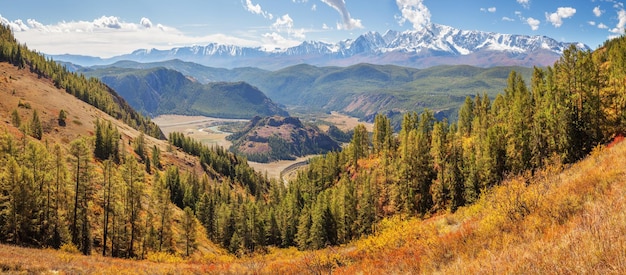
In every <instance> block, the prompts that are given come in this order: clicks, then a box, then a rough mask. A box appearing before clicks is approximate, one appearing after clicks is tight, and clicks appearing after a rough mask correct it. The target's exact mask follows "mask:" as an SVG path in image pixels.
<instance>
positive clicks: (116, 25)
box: [93, 16, 122, 29]
mask: <svg viewBox="0 0 626 275" xmlns="http://www.w3.org/2000/svg"><path fill="white" fill-rule="evenodd" d="M93 24H94V26H95V27H96V28H108V29H121V28H122V22H121V21H120V19H119V18H117V17H115V16H102V17H100V18H98V19H96V20H94V21H93Z"/></svg>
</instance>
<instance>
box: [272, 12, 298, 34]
mask: <svg viewBox="0 0 626 275" xmlns="http://www.w3.org/2000/svg"><path fill="white" fill-rule="evenodd" d="M272 27H273V28H275V29H277V30H286V31H288V30H290V29H291V28H293V19H291V16H289V14H285V15H283V16H281V17H278V18H277V19H276V22H274V24H272Z"/></svg>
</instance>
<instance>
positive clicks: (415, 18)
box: [396, 0, 430, 29]
mask: <svg viewBox="0 0 626 275" xmlns="http://www.w3.org/2000/svg"><path fill="white" fill-rule="evenodd" d="M396 4H397V5H398V8H399V9H400V12H401V13H402V15H401V16H400V17H397V18H396V19H398V24H400V26H402V25H403V24H404V23H405V22H406V21H409V22H411V23H412V24H413V28H414V29H421V28H422V27H424V26H426V25H429V24H430V10H428V7H426V6H425V5H424V3H423V2H422V0H396Z"/></svg>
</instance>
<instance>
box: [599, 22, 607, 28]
mask: <svg viewBox="0 0 626 275" xmlns="http://www.w3.org/2000/svg"><path fill="white" fill-rule="evenodd" d="M608 28H609V26H607V25H604V23H600V24H598V29H608Z"/></svg>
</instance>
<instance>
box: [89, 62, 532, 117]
mask: <svg viewBox="0 0 626 275" xmlns="http://www.w3.org/2000/svg"><path fill="white" fill-rule="evenodd" d="M165 68H167V69H165ZM512 70H514V71H516V72H518V73H520V74H521V75H523V77H524V79H525V80H527V81H529V80H530V77H531V74H532V69H531V68H527V67H492V68H479V67H473V66H467V65H442V66H435V67H431V68H428V69H416V68H409V67H401V66H394V65H374V64H356V65H352V66H348V67H337V66H329V67H317V66H312V65H306V64H300V65H295V66H291V67H287V68H284V69H281V70H276V71H268V70H263V69H258V68H235V69H224V68H213V67H207V66H203V65H199V64H195V63H191V62H184V61H181V60H169V61H164V62H154V63H137V62H133V61H120V62H116V63H114V64H111V65H107V66H92V67H88V68H78V69H77V72H79V73H83V74H85V75H86V76H93V77H98V78H100V79H101V80H102V81H103V82H104V83H106V84H107V85H109V86H111V87H113V88H114V89H115V90H116V91H118V92H119V93H120V94H121V95H122V96H124V97H126V98H127V100H128V102H129V103H130V104H131V105H132V106H133V107H134V108H136V109H138V110H140V111H141V112H144V113H148V114H152V115H154V114H157V113H159V114H160V113H167V112H172V111H173V110H178V111H177V113H180V112H186V111H190V110H191V109H186V108H182V109H181V108H169V107H168V106H170V105H169V104H164V103H161V104H160V105H159V106H160V108H159V109H158V110H157V109H151V108H149V106H146V104H148V103H149V102H153V101H152V100H146V99H141V98H139V97H138V94H137V93H140V94H141V93H143V92H141V91H148V90H149V91H151V92H148V93H147V94H156V93H163V91H166V90H167V91H170V92H167V94H171V95H174V97H158V98H156V99H161V98H162V99H167V98H173V99H176V100H179V99H180V100H182V99H183V98H184V96H179V95H183V94H186V93H183V92H178V91H183V90H185V89H180V88H176V87H174V89H172V87H171V86H172V85H173V84H172V83H176V81H174V80H177V79H179V80H180V79H184V80H185V81H184V82H192V80H190V79H193V80H195V81H197V82H199V83H207V84H206V85H211V83H214V82H222V81H226V82H240V81H243V82H246V83H249V84H250V85H252V86H254V87H257V88H258V89H259V90H260V91H262V92H263V93H264V94H265V95H267V97H269V98H270V99H271V102H275V103H276V104H280V105H284V106H287V107H289V108H290V109H292V110H297V112H300V113H310V112H312V113H315V112H319V111H322V112H331V111H338V112H341V113H345V114H349V115H352V116H355V117H358V118H361V119H364V120H366V121H373V118H374V116H375V115H376V114H377V113H386V114H387V115H388V116H394V114H397V115H399V114H401V113H404V112H407V111H421V110H423V109H424V108H429V109H431V110H434V111H437V112H438V113H439V114H440V115H441V116H442V117H449V118H450V119H455V118H456V109H457V108H458V107H459V106H460V105H461V104H462V103H463V101H464V100H465V97H466V96H468V95H469V96H473V95H476V94H483V93H487V94H488V95H489V96H495V95H496V94H497V93H499V92H501V91H502V90H503V89H504V88H505V87H506V85H507V78H508V76H509V73H510V72H511V71H512ZM156 72H158V75H159V77H160V78H161V79H163V80H161V81H159V80H158V79H157V78H155V76H156V75H155V73H156ZM183 75H184V76H183ZM120 76H123V77H120ZM185 76H186V77H187V78H189V79H187V78H185ZM165 79H172V80H171V81H166V80H165ZM170 82H172V83H170ZM203 86H205V85H200V84H198V83H196V84H194V85H192V86H189V87H195V88H196V89H199V88H200V87H203ZM156 91H161V92H156ZM233 93H235V92H233ZM154 102H156V101H154ZM271 102H270V101H267V103H271ZM250 103H252V102H250ZM196 104H205V105H206V104H209V103H208V102H207V103H196ZM262 105H264V106H268V107H272V104H262ZM177 106H186V105H185V104H177ZM229 106H231V108H222V105H220V106H216V107H217V108H218V109H220V110H222V111H221V112H222V113H223V114H222V116H223V117H224V115H226V113H228V114H231V115H230V116H231V117H238V118H241V116H232V115H233V114H236V113H237V112H239V111H238V110H240V109H241V108H244V109H245V110H246V111H250V110H253V108H250V106H251V105H244V104H229ZM269 109H271V110H277V109H276V108H275V107H272V108H269ZM274 114H279V113H278V112H275V113H274ZM254 115H260V116H264V115H272V114H270V113H268V112H264V111H263V112H261V110H258V111H257V112H256V113H247V116H246V117H248V118H249V117H252V116H254ZM283 115H284V114H283ZM227 116H228V115H227ZM398 117H399V118H401V117H402V116H401V115H399V116H398Z"/></svg>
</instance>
